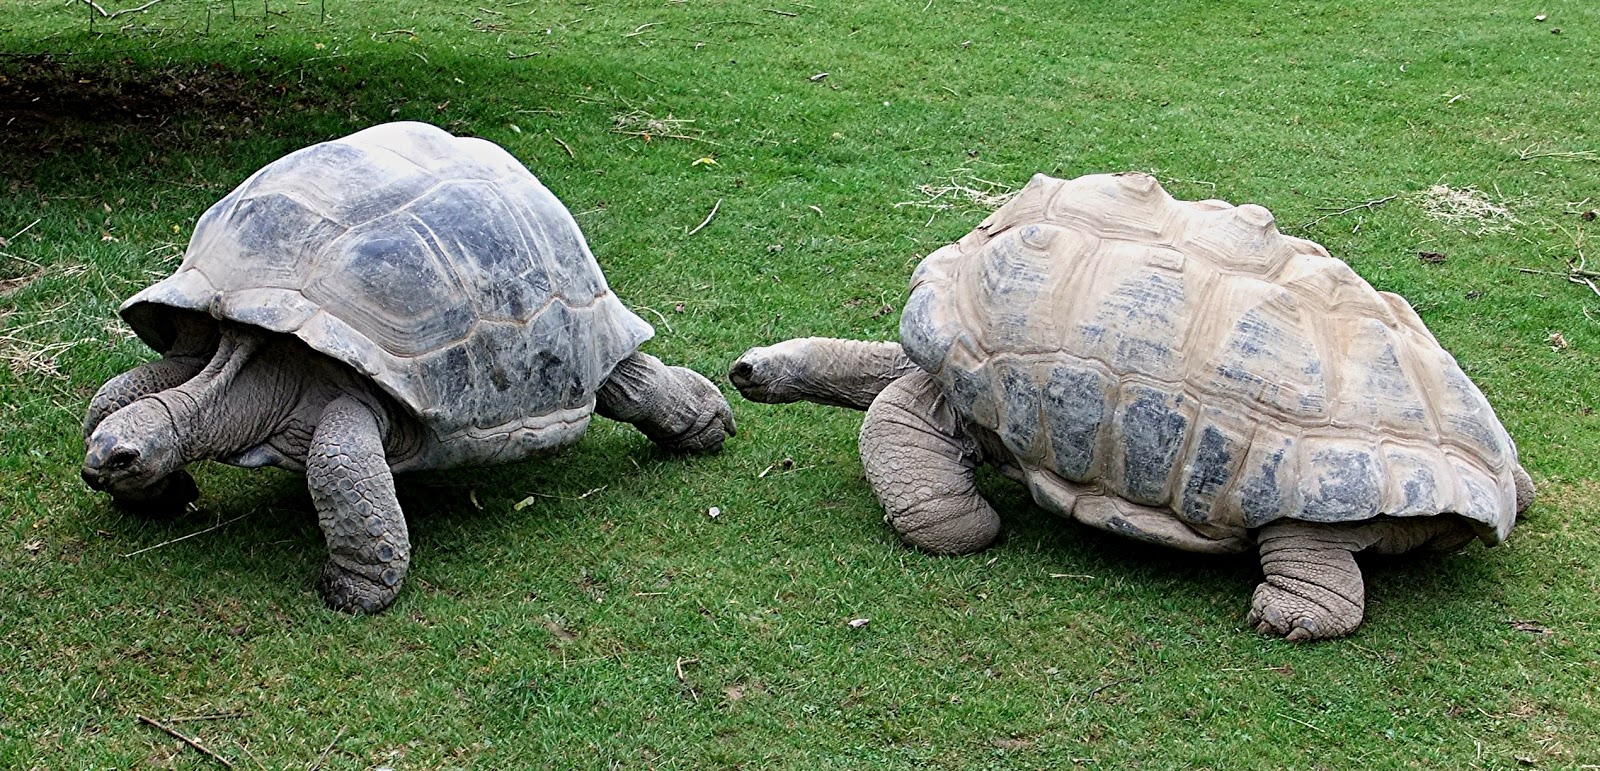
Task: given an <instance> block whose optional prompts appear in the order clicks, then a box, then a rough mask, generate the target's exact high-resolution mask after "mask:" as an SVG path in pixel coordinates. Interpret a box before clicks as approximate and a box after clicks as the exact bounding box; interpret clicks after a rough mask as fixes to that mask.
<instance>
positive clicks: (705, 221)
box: [683, 198, 722, 238]
mask: <svg viewBox="0 0 1600 771" xmlns="http://www.w3.org/2000/svg"><path fill="white" fill-rule="evenodd" d="M720 208H722V199H721V198H718V199H717V202H716V203H714V204H712V205H711V213H710V214H707V215H706V218H705V219H703V220H701V221H700V224H698V225H695V226H694V230H691V231H689V232H687V233H684V234H683V237H684V238H688V237H689V236H692V235H694V234H696V233H699V232H700V229H701V228H703V227H705V226H707V225H709V224H711V218H712V217H715V216H717V210H718V209H720Z"/></svg>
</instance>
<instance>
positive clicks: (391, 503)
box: [83, 317, 734, 613]
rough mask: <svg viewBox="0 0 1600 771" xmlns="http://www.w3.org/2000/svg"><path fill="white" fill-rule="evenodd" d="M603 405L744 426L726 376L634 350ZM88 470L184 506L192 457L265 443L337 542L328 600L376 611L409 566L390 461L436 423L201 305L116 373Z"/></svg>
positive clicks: (93, 433) (649, 423)
mask: <svg viewBox="0 0 1600 771" xmlns="http://www.w3.org/2000/svg"><path fill="white" fill-rule="evenodd" d="M596 401H597V403H596V411H597V412H599V413H600V414H601V415H604V416H606V417H610V418H613V419H616V420H621V421H626V422H629V423H632V424H634V425H635V426H637V427H638V428H639V429H640V430H641V431H643V432H644V433H645V435H646V436H648V437H650V439H652V440H653V441H655V442H656V443H657V444H658V445H660V446H661V447H662V448H664V449H667V450H670V451H675V452H706V451H712V450H716V449H719V448H720V447H721V446H722V443H723V440H724V439H725V438H727V437H729V436H732V435H733V434H734V425H733V418H732V413H731V412H730V411H729V409H728V405H727V401H726V400H725V399H723V398H722V395H721V393H720V392H719V391H718V390H717V388H716V386H714V385H712V384H711V382H710V381H708V380H706V379H705V378H704V377H702V376H700V375H699V374H697V373H695V372H693V371H691V370H688V369H684V368H682V367H668V366H665V365H663V364H662V363H661V362H660V360H658V359H656V358H655V357H654V356H650V355H648V354H643V353H634V354H633V355H632V356H630V357H629V358H627V359H624V360H623V361H622V362H621V363H620V364H618V365H617V366H616V368H615V369H614V370H613V371H612V373H611V377H610V379H608V380H607V381H606V382H605V384H604V385H603V386H602V387H601V389H600V391H599V393H598V394H597V397H596ZM83 431H84V438H85V445H86V447H87V451H86V453H85V457H84V462H83V479H84V481H85V482H87V483H88V484H89V486H90V487H92V488H94V489H96V490H103V491H105V492H108V493H110V494H111V495H112V497H113V498H114V499H115V500H116V501H117V502H118V503H119V504H121V505H122V506H123V507H124V508H128V509H132V510H135V511H143V512H147V513H152V514H162V513H170V512H175V511H178V510H181V509H182V508H183V507H184V506H185V505H187V504H188V503H189V502H191V501H193V500H195V499H196V498H197V497H198V491H197V490H196V488H195V485H194V481H193V479H192V478H191V477H190V476H189V474H188V472H186V471H184V467H185V466H186V465H188V464H190V463H193V462H195V461H198V460H223V461H232V462H241V463H244V464H248V465H254V464H249V463H248V458H244V457H241V454H242V453H246V452H247V451H250V452H253V453H260V452H261V451H262V450H261V448H263V447H266V448H270V450H271V451H272V452H273V453H274V454H275V455H276V458H275V465H280V466H283V467H287V468H298V469H303V470H304V471H305V474H306V483H307V485H308V486H309V487H310V490H311V498H312V501H313V503H314V504H315V505H316V508H317V516H318V520H319V521H320V523H321V526H322V531H323V534H324V535H325V536H326V539H327V544H328V552H329V557H328V562H327V564H326V566H324V568H323V570H322V576H321V579H320V580H319V581H318V584H317V588H318V591H319V592H320V593H321V594H322V597H323V599H324V600H325V601H326V602H327V604H328V606H329V607H331V608H334V609H335V610H340V611H344V612H347V613H376V612H378V611H380V610H382V609H384V608H385V607H388V605H389V604H390V603H391V602H393V601H394V598H395V596H396V595H397V594H398V593H399V591H400V586H401V582H402V581H403V580H404V578H405V574H406V570H407V568H408V567H409V566H410V560H411V545H410V541H409V539H408V537H407V532H406V521H405V517H404V515H403V514H402V512H401V511H400V505H399V502H398V501H397V500H396V498H395V488H394V477H393V475H392V473H391V471H390V467H391V466H393V465H399V464H404V463H405V462H407V461H408V460H410V459H412V458H415V457H417V455H418V454H419V453H421V452H423V451H424V449H425V448H426V447H427V446H428V442H429V441H430V439H429V437H428V429H427V428H426V427H424V426H422V425H421V424H419V423H418V421H417V419H416V418H415V417H413V416H412V415H411V414H410V413H409V412H408V411H407V410H405V409H403V408H401V407H400V406H399V405H398V404H396V403H395V401H394V400H393V399H392V398H390V397H389V396H387V395H385V394H384V393H382V392H381V391H380V390H379V389H378V388H377V387H376V386H374V385H373V383H372V382H371V381H370V380H368V379H367V378H363V377H360V376H358V375H357V374H356V373H355V372H353V371H352V370H350V368H349V367H347V366H345V365H343V364H341V363H339V362H336V361H334V360H333V359H331V358H329V357H327V356H324V355H322V354H319V353H316V352H314V351H312V350H311V349H310V348H308V347H306V346H305V345H304V344H302V343H300V342H299V341H298V340H295V339H293V338H291V337H288V336H286V335H277V334H272V333H267V332H263V331H262V330H260V329H257V328H254V327H250V326H246V325H242V324H235V323H230V322H222V323H221V324H220V326H219V325H218V323H217V322H215V321H213V320H211V319H206V318H203V317H197V318H194V319H189V320H187V321H185V322H184V323H182V326H181V329H180V331H179V333H178V337H177V343H176V344H175V345H174V346H173V348H172V349H171V350H170V351H168V352H167V354H166V355H165V356H164V357H163V358H162V359H160V360H158V361H155V362H151V363H149V364H145V365H143V366H140V367H138V368H136V369H134V370H131V371H129V372H127V373H124V374H122V375H119V376H117V377H115V378H113V379H111V380H110V381H108V382H107V383H106V384H105V385H104V386H103V387H101V389H100V391H99V392H98V393H97V394H95V396H94V399H93V400H92V401H91V402H90V406H89V410H88V415H87V416H86V418H85V420H84V429H83Z"/></svg>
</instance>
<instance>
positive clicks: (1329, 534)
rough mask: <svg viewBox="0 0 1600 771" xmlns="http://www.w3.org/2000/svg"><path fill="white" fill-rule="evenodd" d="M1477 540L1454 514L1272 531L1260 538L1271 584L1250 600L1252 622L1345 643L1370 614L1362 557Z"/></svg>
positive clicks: (1294, 636) (1285, 525)
mask: <svg viewBox="0 0 1600 771" xmlns="http://www.w3.org/2000/svg"><path fill="white" fill-rule="evenodd" d="M1472 537H1473V534H1472V530H1471V528H1470V527H1468V526H1467V525H1466V524H1464V523H1462V522H1461V521H1460V520H1458V519H1457V518H1455V517H1451V516H1437V517H1415V518H1406V519H1379V520H1373V521H1370V522H1364V523H1360V524H1326V525H1324V524H1317V523H1313V522H1297V521H1289V522H1277V523H1274V524H1271V525H1267V526H1266V527H1263V528H1262V529H1261V532H1260V533H1259V534H1258V535H1257V536H1256V538H1257V541H1258V542H1259V544H1260V549H1261V569H1262V571H1263V572H1264V573H1266V580H1264V581H1262V582H1261V583H1260V584H1259V585H1257V586H1256V591H1255V594H1254V596H1252V597H1251V600H1250V616H1249V623H1250V625H1251V626H1254V627H1255V628H1256V630H1257V631H1260V632H1262V633H1263V634H1273V635H1281V636H1283V637H1284V638H1286V639H1288V640H1289V641H1290V642H1303V641H1309V640H1320V639H1326V638H1331V637H1343V636H1344V635H1347V634H1350V633H1351V632H1353V631H1355V629H1356V627H1358V626H1360V625H1361V620H1362V618H1363V616H1364V615H1365V613H1366V585H1365V583H1364V582H1363V581H1362V578H1361V568H1360V567H1359V566H1358V565H1356V559H1355V553H1356V552H1359V551H1364V550H1367V549H1371V550H1372V551H1373V552H1376V553H1378V554H1400V553H1403V552H1407V551H1411V550H1412V549H1417V548H1423V547H1427V548H1429V549H1433V550H1438V551H1450V550H1454V549H1458V548H1461V547H1462V546H1465V545H1466V544H1467V543H1468V542H1469V541H1471V540H1472Z"/></svg>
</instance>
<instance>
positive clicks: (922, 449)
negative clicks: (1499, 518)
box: [729, 337, 1533, 642]
mask: <svg viewBox="0 0 1600 771" xmlns="http://www.w3.org/2000/svg"><path fill="white" fill-rule="evenodd" d="M729 378H730V379H731V380H732V381H733V384H734V385H735V386H736V387H737V388H738V389H739V392H740V393H741V394H743V395H744V396H745V398H747V399H750V400H752V401H757V402H766V403H773V404H777V403H787V402H796V401H810V402H816V403H818V404H826V405H831V406H840V407H850V408H853V409H864V410H866V411H867V415H866V419H865V421H863V423H862V425H861V437H860V451H861V461H862V465H863V466H864V467H865V469H866V475H867V481H868V483H869V484H870V485H871V486H872V490H873V492H874V493H875V494H876V495H877V497H878V500H879V501H881V502H882V503H883V507H884V511H885V516H884V520H885V521H886V522H887V523H888V524H889V525H890V526H891V527H893V528H894V530H895V531H896V532H897V533H899V535H900V537H901V538H902V539H903V540H905V541H906V542H907V543H908V544H910V545H912V546H915V547H917V548H920V549H923V550H926V551H929V552H932V553H935V554H967V553H971V552H974V551H978V550H980V549H983V548H985V547H987V546H989V545H990V544H991V543H993V542H994V540H995V538H996V537H997V535H998V534H999V531H1000V516H999V515H998V514H997V513H996V512H995V510H994V508H993V507H992V506H990V505H989V502H988V501H986V500H984V499H983V497H982V496H980V495H979V494H978V489H977V480H976V471H977V469H978V467H979V466H980V465H982V464H984V463H989V464H992V465H994V466H996V467H997V468H998V469H999V470H1000V471H1001V473H1004V474H1006V475H1007V476H1010V477H1012V478H1013V479H1017V480H1018V481H1022V475H1021V473H1020V472H1019V471H1018V470H1017V468H1016V466H1015V465H1014V462H1013V461H1014V459H1013V458H1012V456H1011V455H1010V453H1009V452H1008V451H1007V450H1006V448H1005V446H1004V445H1003V444H1002V443H1001V442H1000V441H999V439H998V438H997V437H995V436H993V435H992V434H991V433H990V432H987V431H983V430H981V429H976V430H974V428H973V427H969V426H968V425H966V424H965V422H964V421H963V420H962V419H961V418H960V416H959V415H957V413H956V411H955V410H954V409H952V408H951V406H950V404H949V403H948V401H947V400H946V398H945V395H944V394H943V393H942V392H941V391H940V389H939V386H938V384H937V383H936V382H935V381H934V379H933V378H932V377H930V376H929V375H928V374H927V373H925V372H923V371H922V370H920V369H918V368H917V367H916V365H915V364H914V363H912V362H911V360H910V359H909V358H908V357H906V355H905V354H904V353H903V352H902V351H901V349H900V346H899V345H898V344H897V343H866V342H859V341H854V340H834V339H828V338H814V337H813V338H803V339H795V340H787V341H784V342H781V343H778V344H776V345H771V346H767V347H763V348H752V349H750V350H749V351H746V352H745V353H744V355H742V356H740V357H739V359H738V360H737V361H736V362H735V363H734V365H733V367H732V369H731V370H730V371H729ZM1517 475H1518V476H1517V488H1518V489H1517V493H1518V495H1517V509H1518V511H1521V510H1523V509H1525V508H1526V507H1527V506H1528V504H1529V503H1531V501H1532V499H1533V484H1532V481H1531V480H1530V479H1528V478H1527V475H1526V474H1525V473H1523V472H1522V471H1521V470H1520V469H1519V470H1518V471H1517ZM1473 538H1474V532H1473V530H1472V529H1471V528H1470V527H1469V526H1467V525H1466V524H1465V523H1463V522H1462V521H1461V520H1460V519H1459V518H1456V517H1414V518H1407V519H1377V520H1371V521H1366V522H1359V523H1340V524H1318V523H1307V522H1300V521H1293V520H1283V521H1279V522H1276V523H1273V524H1270V525H1267V526H1265V527H1262V528H1260V529H1259V530H1258V531H1256V533H1255V542H1256V544H1257V546H1258V548H1259V553H1260V557H1261V567H1262V570H1263V571H1264V572H1265V574H1266V576H1265V580H1264V581H1262V582H1261V584H1260V585H1258V586H1257V587H1256V590H1255V595H1254V596H1253V597H1252V599H1251V603H1250V614H1249V622H1250V624H1251V625H1252V626H1254V627H1255V628H1256V629H1257V630H1259V631H1261V632H1262V633H1265V634H1272V635H1279V636H1282V637H1285V638H1287V639H1288V640H1290V641H1295V642H1299V641H1307V640H1316V639H1323V638H1330V637H1339V636H1343V635H1346V634H1349V633H1350V632H1352V631H1354V630H1355V628H1356V627H1357V626H1359V625H1360V624H1361V620H1362V617H1363V613H1364V607H1365V603H1366V599H1365V588H1364V586H1363V583H1362V578H1361V571H1360V568H1359V567H1357V565H1356V562H1355V558H1354V556H1353V555H1354V554H1355V553H1356V552H1361V551H1370V552H1372V553H1375V554H1399V553H1402V552H1407V551H1411V550H1413V549H1419V548H1422V549H1431V550H1439V551H1452V550H1455V549H1458V548H1461V547H1462V546H1465V545H1466V544H1467V543H1468V542H1469V541H1471V540H1472V539H1473Z"/></svg>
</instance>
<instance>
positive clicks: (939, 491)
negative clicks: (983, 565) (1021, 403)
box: [860, 370, 1000, 554]
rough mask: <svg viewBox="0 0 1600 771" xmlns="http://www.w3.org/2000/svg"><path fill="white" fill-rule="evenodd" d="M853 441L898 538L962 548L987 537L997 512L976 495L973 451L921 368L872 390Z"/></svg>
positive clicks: (930, 547)
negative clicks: (858, 440) (874, 395)
mask: <svg viewBox="0 0 1600 771" xmlns="http://www.w3.org/2000/svg"><path fill="white" fill-rule="evenodd" d="M860 444H861V463H862V465H863V466H864V467H865V469H866V472H867V482H868V483H869V484H871V485H872V492H873V493H875V494H876V495H877V496H878V500H879V501H880V502H881V503H882V504H883V509H884V521H885V522H888V523H889V526H890V527H892V528H894V529H895V532H897V533H899V534H900V537H901V539H903V540H904V541H905V542H906V543H908V544H910V545H912V546H915V547H917V548H919V549H924V550H926V551H930V552H933V553H935V554H968V553H970V552H975V551H978V550H979V549H982V548H984V547H986V546H988V545H989V544H991V543H993V542H994V539H995V536H996V535H997V534H998V533H999V532H1000V515H999V514H996V513H995V510H994V507H992V506H990V505H989V502H988V501H986V500H984V499H983V496H981V495H979V494H978V488H977V473H976V472H977V468H978V464H979V463H980V461H981V457H982V454H981V451H980V450H979V448H978V444H977V442H975V441H974V440H973V439H972V437H971V436H970V435H968V434H967V432H966V430H965V429H964V428H963V427H962V425H961V419H960V418H958V417H957V416H956V413H955V411H954V410H952V409H951V408H950V405H949V403H947V402H946V401H945V398H944V394H943V392H941V391H940V390H939V387H938V385H937V384H936V383H935V382H934V381H933V378H932V377H930V376H929V375H928V374H927V373H925V372H922V371H920V370H918V371H916V372H914V373H912V374H910V375H906V376H905V377H902V378H900V379H899V380H896V381H895V382H894V383H893V384H892V385H890V386H889V387H888V388H885V389H884V390H883V392H882V393H880V394H879V395H878V398H877V399H875V400H874V401H873V402H872V406H871V407H869V408H868V409H867V417H866V420H864V421H863V422H862V424H861V443H860Z"/></svg>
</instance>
